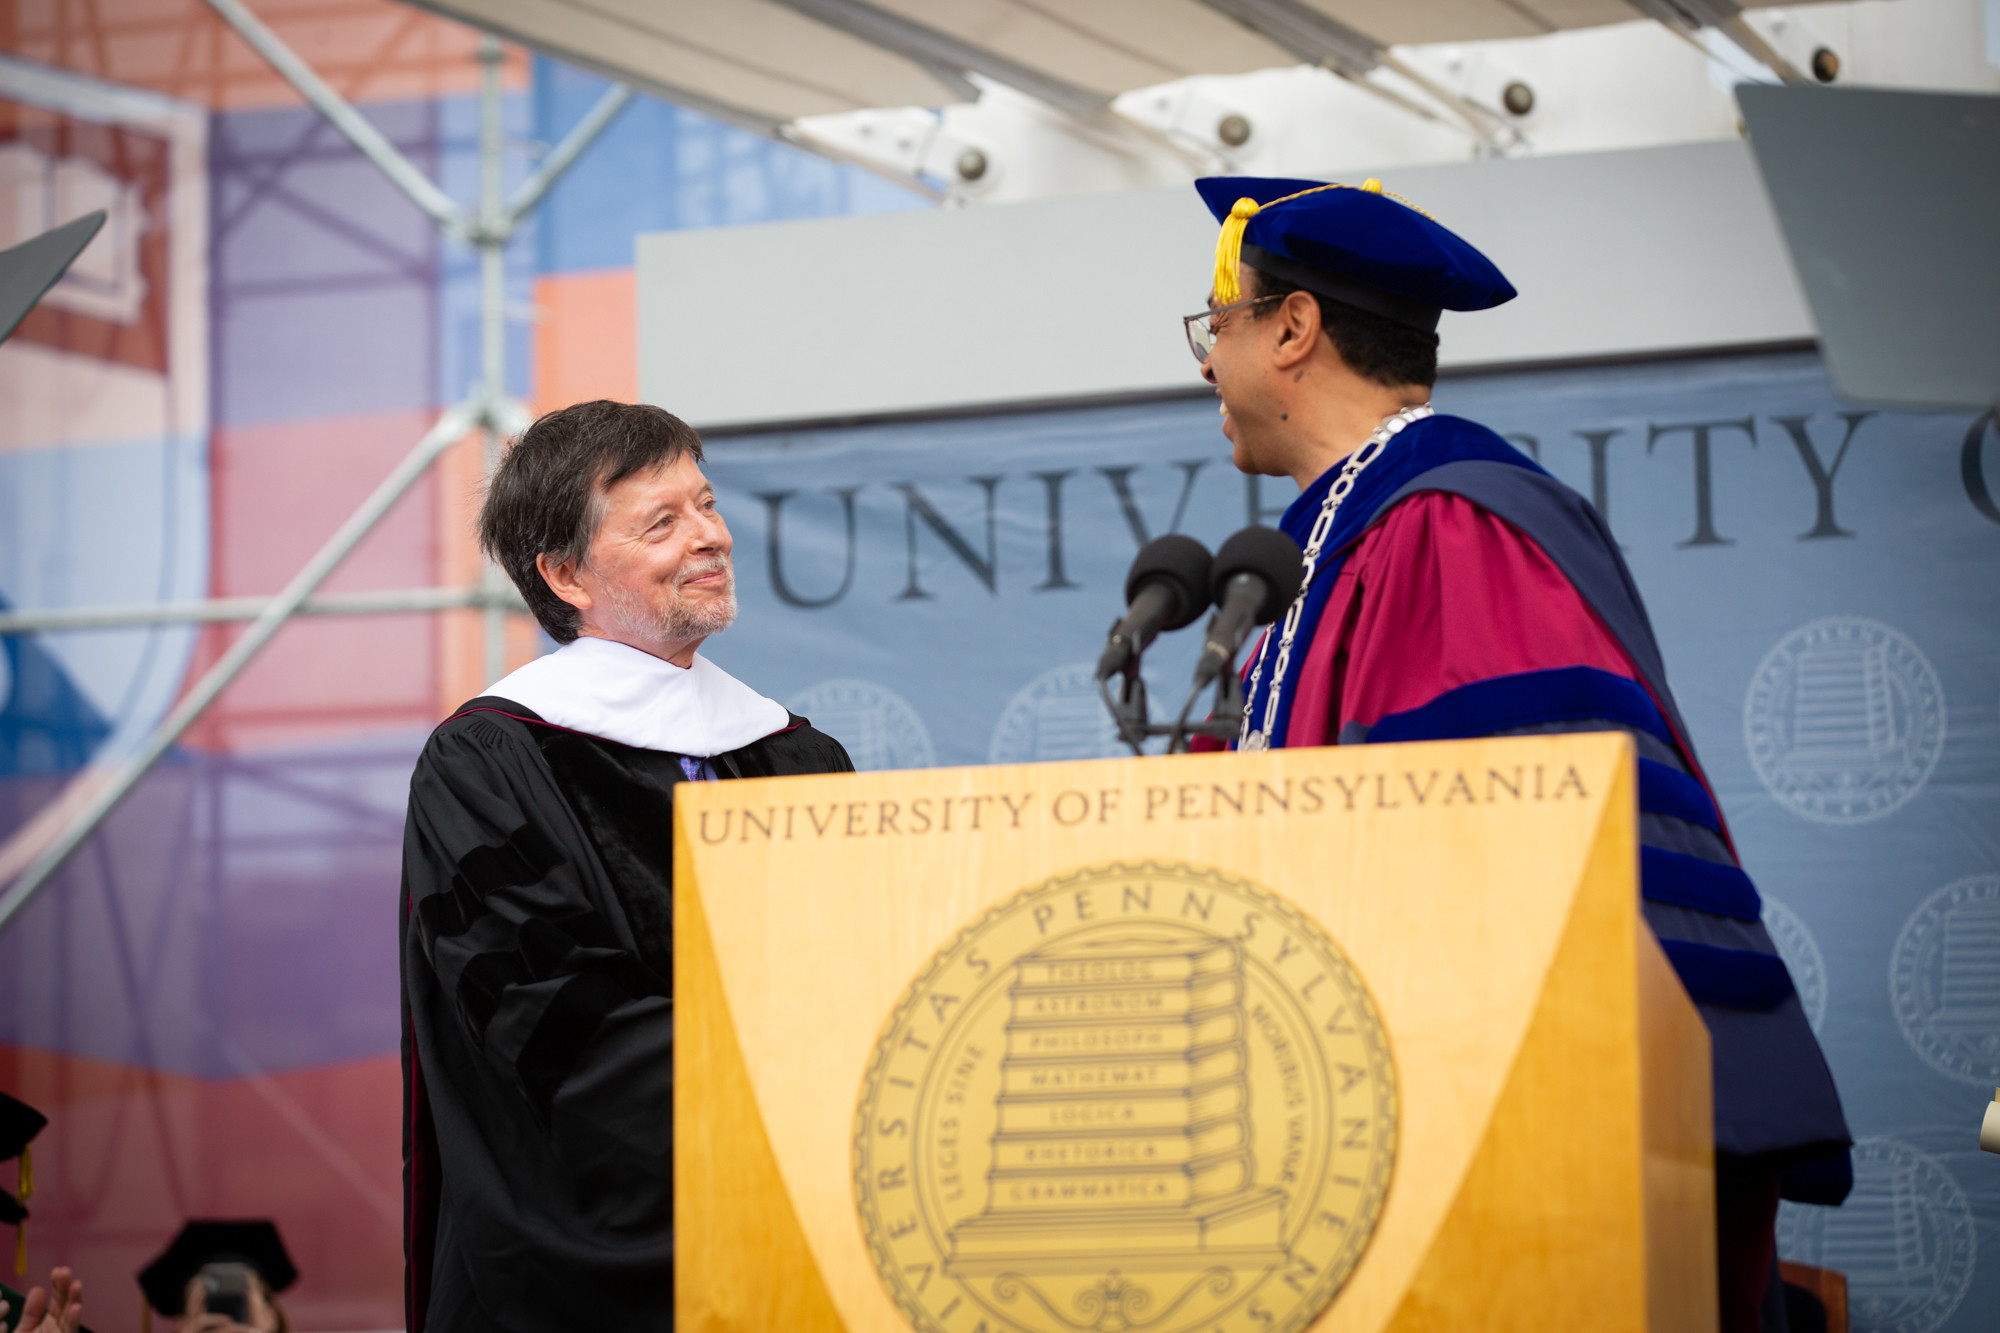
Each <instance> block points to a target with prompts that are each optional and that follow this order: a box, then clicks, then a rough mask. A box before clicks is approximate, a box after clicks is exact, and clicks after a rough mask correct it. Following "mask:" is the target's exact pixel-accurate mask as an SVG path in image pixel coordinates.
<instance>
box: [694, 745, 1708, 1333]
mask: <svg viewBox="0 0 2000 1333" xmlns="http://www.w3.org/2000/svg"><path fill="white" fill-rule="evenodd" d="M1634 792H1635V779H1634V765H1633V754H1632V749H1631V745H1630V743H1629V741H1628V740H1627V739H1626V738H1625V737H1623V736H1620V735H1611V734H1604V735H1568V736H1542V737H1527V738H1517V739H1504V740H1485V741H1464V742H1446V743H1439V744H1421V745H1383V746H1359V747H1348V748H1338V749H1313V750H1286V751H1279V752H1275V753H1263V754H1249V755H1230V754H1217V755H1198V756H1182V757H1173V758H1148V759H1130V760H1099V761H1091V762H1085V763H1060V764H1039V765H1024V766H1017V767H992V768H961V769H938V770H929V771H922V772H894V773H869V774H860V775H844V776H839V777H812V778H776V779H764V780H756V781H742V782H724V783H716V784H713V785H708V786H700V785H693V784H690V785H685V786H682V787H680V788H679V789H678V792H677V794H678V800H677V802H676V808H675V817H676V829H675V870H674V874H675V886H676V894H675V904H674V926H675V943H674V957H675V969H676V982H675V985H676V991H677V999H678V1009H677V1024H678V1026H677V1029H676V1036H677V1047H676V1053H675V1064H676V1069H675V1087H676V1102H675V1108H674V1119H675V1133H676V1141H675V1170H676V1178H675V1188H676V1195H675V1205H676V1218H677V1221H676V1227H677V1232H676V1234H677V1243H678V1258H677V1262H676V1273H675V1277H676V1284H677V1295H676V1307H677V1318H678V1327H679V1328H680V1329H681V1330H683V1333H707V1331H708V1330H745V1331H750V1330H755V1331H757V1333H766V1331H773V1333H775V1331H780V1330H781V1331H783V1333H820V1331H821V1330H824V1331H826V1333H835V1331H836V1330H849V1331H850V1333H905V1331H906V1330H909V1329H912V1328H917V1329H922V1330H925V1331H926V1333H1238V1331H1239V1330H1241V1331H1243V1333H1251V1331H1255V1333H1265V1331H1266V1330H1286V1329H1291V1330H1299V1329H1306V1328H1311V1329H1314V1330H1317V1331H1319V1333H1334V1331H1335V1330H1339V1331H1341V1333H1347V1331H1349V1330H1353V1331H1354V1333H1361V1331H1362V1330H1368V1331H1370V1333H1373V1331H1374V1330H1390V1329H1393V1330H1417V1329H1426V1330H1428V1329H1437V1330H1467V1329H1521V1330H1535V1331H1536V1333H1547V1331H1548V1330H1569V1329H1591V1330H1625V1329H1632V1330H1639V1329H1646V1330H1697V1329H1712V1328H1713V1327H1714V1326H1715V1320H1716V1313H1715V1312H1716V1279H1715V1260H1714V1223H1713V1177H1712V1142H1711V1130H1710V1102H1709V1098H1710V1090H1709V1052H1708V1038H1707V1034H1706V1032H1705V1030H1704V1029H1703V1026H1702V1023H1701V1020H1700V1018H1699V1016H1698V1015H1697V1014H1696V1012H1695V1009H1694V1007H1693V1005H1692V1004H1691V1003H1690V1002H1689V1000H1688V998H1687V995H1686V993H1685V992H1684V991H1683V990H1682V988H1681V986H1680V983H1679V981H1678V979H1677V978H1676V977H1675V976H1674V974H1673V971H1672V970H1671V968H1670V967H1669V966H1668V964H1667V961H1666V959H1665V957H1664V955H1663V954H1662V953H1661V951H1660V949H1659V947H1658V946H1657V944H1656V943H1655V942H1654V940H1653V938H1652V935H1651V933H1650V932H1649V931H1648V929H1647V928H1646V925H1645V923H1644V921H1643V920H1642V918H1641V916H1640V914H1639V895H1638V887H1637V874H1638V845H1637V836H1636V821H1637V814H1636V810H1635V799H1634Z"/></svg>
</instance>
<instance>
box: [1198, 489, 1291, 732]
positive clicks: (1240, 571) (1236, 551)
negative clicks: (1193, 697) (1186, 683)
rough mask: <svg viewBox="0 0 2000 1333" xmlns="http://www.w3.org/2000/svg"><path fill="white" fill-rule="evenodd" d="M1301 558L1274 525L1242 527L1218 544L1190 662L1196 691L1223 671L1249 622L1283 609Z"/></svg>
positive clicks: (1269, 618)
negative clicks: (1210, 609)
mask: <svg viewBox="0 0 2000 1333" xmlns="http://www.w3.org/2000/svg"><path fill="white" fill-rule="evenodd" d="M1304 559H1305V556H1304V554H1303V553H1302V552H1301V551H1300V550H1299V545H1298V543H1297V542H1295V541H1293V540H1292V539H1291V538H1290V537H1287V536H1286V535H1285V534H1284V533H1282V532H1280V531H1278V529H1276V528H1245V529H1243V531H1241V532H1239V533H1237V534H1236V535H1235V536H1234V537H1231V538H1230V539H1229V540H1228V541H1226V542H1224V543H1223V544H1222V549H1221V550H1219V551H1217V552H1216V553H1215V563H1214V565H1213V566H1212V567H1211V569H1210V572H1209V587H1210V590H1211V591H1212V592H1213V594H1214V597H1215V606H1216V611H1215V615H1214V617H1213V618H1212V619H1210V620H1209V622H1208V634H1207V641H1206V642H1204V643H1203V644H1202V646H1201V660H1200V661H1199V662H1197V663H1195V668H1194V688H1195V692H1196V693H1200V692H1201V689H1202V688H1203V687H1204V686H1206V685H1208V684H1209V683H1210V682H1212V681H1214V680H1215V679H1216V678H1217V677H1219V676H1221V675H1222V674H1223V673H1224V672H1226V671H1228V670H1229V668H1230V665H1231V664H1232V663H1233V662H1235V660H1236V650H1237V649H1239V648H1241V647H1242V646H1243V640H1244V639H1245V638H1246V637H1247V636H1248V635H1249V633H1250V630H1251V628H1252V627H1253V626H1256V625H1267V624H1269V623H1270V622H1272V621H1274V620H1276V619H1277V618H1278V617H1279V616H1281V615H1283V614H1284V613H1285V607H1286V606H1288V605H1289V604H1290V603H1291V600H1292V598H1294V597H1296V596H1298V594H1299V585H1300V584H1301V583H1302V582H1304V581H1305V570H1304V568H1303V563H1302V562H1303V561H1304Z"/></svg>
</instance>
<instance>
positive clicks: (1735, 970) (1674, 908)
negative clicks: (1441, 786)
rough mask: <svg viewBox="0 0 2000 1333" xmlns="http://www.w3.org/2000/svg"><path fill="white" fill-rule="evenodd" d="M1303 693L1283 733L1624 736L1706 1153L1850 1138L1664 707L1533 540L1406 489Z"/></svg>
mask: <svg viewBox="0 0 2000 1333" xmlns="http://www.w3.org/2000/svg"><path fill="white" fill-rule="evenodd" d="M1604 556H1605V558H1606V559H1610V558H1611V553H1610V552H1608V551H1607V552H1605V553H1604ZM1298 690H1299V693H1298V697H1297V700H1296V702H1295V703H1294V705H1293V713H1292V720H1291V727H1290V730H1289V732H1288V733H1287V737H1286V742H1287V744H1288V745H1327V744H1355V743H1361V742H1370V741H1377V742H1379V741H1391V740H1441V739H1447V738H1463V737H1471V736H1490V735H1501V734H1524V733H1532V732H1552V731H1595V730H1607V729H1618V730H1624V731H1626V732H1628V733H1629V734H1631V735H1632V737H1633V740H1634V743H1635V746H1636V748H1637V750H1638V753H1639V761H1638V768H1639V806H1640V830H1639V831H1640V840H1641V844H1642V846H1641V852H1640V856H1641V876H1640V878H1641V888H1642V892H1643V894H1644V900H1645V901H1644V903H1643V908H1644V911H1645V915H1646V918H1647V920H1648V922H1649V923H1650V924H1651V925H1652V927H1653V930H1654V933H1655V934H1656V935H1657V936H1658V938H1659V939H1660V942H1661V946H1662V948H1663V950H1664V951H1665V952H1666V954H1667V956H1668V958H1669V960H1670V961H1671V962H1672V963H1673V964H1674V967H1675V969H1676V971H1677V972H1678V973H1679V974H1680V977H1681V980H1682V982H1683V983H1684V984H1685V985H1686V986H1687V989H1688V993H1689V994H1690V995H1691V996H1692V997H1693V998H1694V1000H1695V1001H1696V1003H1697V1005H1698V1007H1699V1008H1700V1009H1701V1011H1702V1016H1703V1018H1704V1019H1705V1020H1706V1021H1707V1023H1708V1027H1709V1032H1710V1037H1711V1046H1712V1049H1713V1053H1714V1063H1715V1102H1716V1147H1717V1149H1718V1150H1720V1151H1724V1152H1730V1153H1737V1154H1742V1155H1756V1154H1765V1153H1771V1154H1777V1155H1778V1158H1779V1160H1780V1161H1781V1162H1782V1163H1793V1162H1800V1163H1802V1162H1809V1161H1812V1160H1814V1159H1816V1158H1821V1157H1825V1156H1826V1155H1827V1154H1828V1153H1830V1152H1834V1151H1837V1150H1838V1149H1840V1148H1842V1147H1844V1146H1845V1145H1846V1144H1847V1143H1848V1141H1849V1139H1848V1131H1847V1126H1846V1122H1845V1120H1844V1118H1843V1116H1842V1113H1841V1108H1840V1100H1839V1096H1838V1094H1837V1093H1836V1091H1835V1089H1834V1085H1833V1078H1832V1074H1831V1073H1830V1072H1829V1070H1828V1068H1827V1065H1826V1060H1825V1058H1824V1056H1823V1055H1822V1054H1821V1052H1820V1049H1819V1044H1818V1041H1817V1039H1816V1038H1815V1037H1814V1036H1813V1033H1812V1030H1811V1028H1810V1026H1809V1025H1808V1024H1807V1022H1806V1019H1805V1014H1804V1009H1803V1007H1802V1006H1801V1004H1800V1001H1799V997H1798V995H1797V994H1796V992H1795V991H1794V989H1793V985H1792V980H1791V976H1790V974H1789V972H1788V971H1787V970H1786V968H1785V965H1784V962H1783V961H1782V960H1781V959H1780V958H1779V957H1778V954H1777V947H1776V945H1775V944H1773V943H1772V940H1771V937H1770V935H1769V933H1768V932H1767V931H1766V930H1765V928H1764V926H1763V924H1762V921H1761V916H1762V900H1761V899H1760V898H1759V896H1758V894H1757V891H1756V888H1755V886H1754V885H1753V884H1752V883H1751V881H1750V879H1749V877H1748V876H1747V875H1746V874H1744V872H1743V871H1742V869H1741V868H1740V866H1739V865H1738V862H1737V856H1736V851H1735V847H1734V845H1733V843H1732V842H1731V840H1730V837H1729V832H1728V828H1727V825H1726V824H1725V823H1724V822H1723V819H1722V814H1721V809H1720V806H1719V804H1718V803H1717V801H1716V800H1715V796H1714V793H1713V791H1712V790H1711V789H1710V788H1709V786H1708V783H1707V780H1706V778H1705V777H1704V776H1703V774H1702V773H1701V770H1700V768H1699V766H1698V764H1697V763H1696V761H1695V756H1694V751H1693V747H1692V745H1691V744H1690V743H1689V742H1688V741H1687V738H1686V737H1684V736H1682V735H1680V734H1679V733H1678V732H1677V731H1676V730H1675V727H1674V725H1673V724H1672V723H1670V722H1669V721H1668V719H1669V718H1670V717H1672V716H1674V715H1675V714H1676V710H1674V709H1672V708H1671V707H1665V706H1663V705H1664V704H1666V703H1667V701H1665V700H1660V699H1656V698H1654V697H1653V695H1652V693H1651V692H1650V690H1649V688H1648V687H1647V686H1646V684H1645V683H1644V679H1643V677H1642V675H1641V673H1640V672H1639V670H1638V669H1637V668H1636V667H1635V666H1634V665H1633V662H1632V659H1631V657H1630V655H1629V654H1628V653H1627V651H1626V649H1625V647H1624V646H1623V645H1622V644H1621V643H1620V641H1619V640H1618V638H1617V637H1616V636H1615V635H1614V634H1613V633H1612V632H1611V630H1610V629H1608V628H1607V627H1606V626H1605V624H1604V623H1603V621H1602V620H1601V619H1600V618H1599V617H1598V616H1597V614H1596V613H1595V612H1594V611H1593V610H1592V609H1591V606H1590V604H1589V603H1588V602H1587V601H1586V600H1585V599H1584V597H1583V596H1582V594H1581V593H1579V592H1578V591H1577V589H1576V587H1575V586H1574V585H1573V584H1572V583H1571V582H1570V580H1569V578H1568V577H1566V576H1565V575H1564V573H1563V571H1562V570H1561V569H1560V568H1558V567H1557V565H1556V564H1555V563H1554V561H1552V560H1551V559H1550V558H1549V556H1548V554H1547V553H1546V552H1544V551H1543V550H1542V548H1541V547H1540V546H1538V545H1537V544H1536V543H1535V542H1534V540H1533V539H1532V538H1530V537H1529V536H1527V535H1526V534H1525V533H1523V532H1521V531H1519V530H1518V529H1516V528H1514V527H1512V526H1511V525H1509V524H1508V523H1507V522H1505V521H1503V520H1502V519H1500V518H1499V517H1497V516H1496V515H1494V514H1492V513H1490V512H1488V511H1487V510H1485V509H1482V508H1480V507H1479V506H1478V505H1476V504H1474V503H1473V502H1472V501H1470V500H1468V499H1466V498H1464V497H1463V496H1460V495H1456V494H1451V493H1447V492H1443V491H1420V492H1418V493H1416V494H1413V495H1412V496H1410V497H1409V498H1407V499H1405V500H1403V501H1402V502H1401V503H1399V504H1397V505H1396V506H1395V507H1394V508H1393V509H1391V510H1390V511H1389V513H1388V514H1387V515H1386V516H1385V517H1383V518H1382V519H1381V520H1379V521H1378V522H1377V523H1376V524H1375V526H1374V527H1373V528H1371V529H1370V530H1369V531H1368V532H1367V533H1365V534H1364V535H1363V536H1362V538H1361V539H1360V540H1359V541H1358V542H1357V543H1356V544H1355V545H1354V547H1353V548H1352V549H1351V551H1350V552H1349V553H1348V557H1347V559H1346V561H1345V563H1344V564H1343V566H1342V568H1341V570H1340V573H1339V574H1338V576H1337V581H1336V584H1335V587H1334V591H1333V593H1332V596H1331V598H1330V599H1329V602H1328V606H1327V610H1326V613H1325V616H1324V617H1323V619H1322V620H1321V622H1320V627H1319V630H1318V632H1317V633H1316V634H1315V636H1314V639H1313V642H1312V645H1311V647H1310V649H1309V650H1308V652H1307V655H1306V661H1305V664H1304V666H1303V668H1302V671H1301V675H1300V681H1299V686H1298ZM1813 1189H1814V1187H1811V1186H1805V1185H1801V1186H1799V1187H1798V1188H1796V1189H1794V1191H1793V1193H1794V1195H1795V1196H1796V1197H1802V1198H1811V1199H1812V1201H1815V1202H1823V1201H1827V1200H1826V1199H1825V1198H1824V1197H1823V1196H1824V1195H1826V1194H1827V1193H1828V1192H1829V1191H1831V1192H1833V1193H1844V1190H1845V1187H1844V1185H1842V1184H1838V1183H1836V1184H1834V1185H1832V1186H1829V1187H1821V1188H1819V1189H1818V1191H1817V1193H1818V1196H1820V1197H1815V1196H1814V1194H1813Z"/></svg>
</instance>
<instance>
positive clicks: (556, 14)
mask: <svg viewBox="0 0 2000 1333" xmlns="http://www.w3.org/2000/svg"><path fill="white" fill-rule="evenodd" d="M1771 2H1772V0H1750V7H1753V8H1754V7H1757V6H1759V5H1761V4H1768V3H1771ZM415 3H418V4H420V5H422V7H424V8H427V9H431V10H435V11H437V12H439V13H443V14H448V15H450V16H452V17H454V18H458V19H461V20H463V21H464V22H466V23H469V24H472V25H474V26H476V27H480V28H484V29H486V30H488V31H490V32H494V33H497V34H499V35H501V36H504V37H508V38H511V39H514V40H517V41H520V42H523V43H526V44H528V45H531V46H534V47H536V48H538V49H540V50H543V51H546V52H548V53H550V54H552V55H555V56H558V57H560V58H562V59H565V60H568V61H571V62H574V63H576V64H579V65H582V66H585V67H589V68H593V69H596V70H599V71H601V72H603V73H605V74H608V75H611V76H612V77H614V78H617V79H620V80H623V81H626V82H629V83H632V84H634V85H636V86H639V87H643V88H646V89H649V90H651V91H653V92H656V93H658V94H660V95H661V96H664V97H667V98H669V99H671V100H674V101H677V102H681V103H684V104H687V105H691V106H695V107H698V108H701V109H703V110H706V111H709V112H711V113H713V114H716V115H719V116H722V117H723V118H725V119H728V120H731V121H734V122H736V123H738V124H746V125H753V126H757V127H759V128H763V129H766V130H768V131H776V130H777V129H778V128H779V127H780V126H782V125H783V124H785V123H786V122H789V121H792V120H795V119H797V118H799V117H802V116H815V115H827V114H832V113H838V112H846V111H855V110H861V109H864V108H871V107H899V106H926V107H936V106H941V105H945V104H948V103H953V102H964V101H969V100H972V97H973V95H974V87H973V85H972V84H970V83H969V81H968V79H969V76H979V77H980V78H983V79H985V80H988V81H990V82H993V83H998V84H1003V85H1006V86H1008V87H1011V88H1013V89H1015V90H1016V91H1019V92H1022V93H1026V94H1028V95H1029V96H1031V97H1034V98H1036V99H1038V100H1040V101H1043V102H1045V103H1048V104H1049V105H1051V106H1054V107H1056V108H1058V109H1060V110H1063V111H1069V112H1087V111H1089V110H1091V109H1093V108H1103V107H1105V106H1107V105H1108V104H1109V102H1110V100H1111V99H1112V98H1114V97H1116V96H1117V95H1118V94H1120V93H1122V92H1126V91H1129V90H1132V89H1135V88H1142V87H1149V86H1152V85H1156V84H1162V83H1169V82H1172V81H1174V80H1177V79H1182V78H1187V77H1189V76H1193V75H1200V74H1241V73H1247V72H1249V71H1252V70H1259V69H1270V68H1274V67H1282V66H1289V65H1298V64H1301V63H1306V64H1315V65H1323V66H1326V67H1328V68H1332V69H1334V70H1336V71H1337V72H1340V73H1343V74H1347V75H1349V76H1351V77H1359V76H1361V75H1364V74H1366V73H1367V72H1368V71H1369V70H1371V69H1372V68H1374V67H1375V66H1376V64H1377V63H1379V62H1380V61H1381V60H1382V58H1383V56H1384V54H1385V53H1386V52H1387V51H1388V49H1389V48H1391V47H1397V46H1406V45H1424V44H1435V43H1440V42H1471V41H1485V40H1491V39H1497V38H1510V37H1534V36H1541V35H1546V34H1550V33H1555V32H1560V31H1565V30H1570V29H1578V28H1588V27H1596V26H1601V25H1606V24H1613V23H1623V22H1629V21H1632V20H1634V19H1640V18H1654V19H1659V20H1661V21H1663V22H1666V23H1668V24H1669V25H1670V26H1674V27H1676V28H1678V29H1680V30H1682V31H1684V32H1692V31H1694V30H1695V29H1697V28H1699V27H1702V26H1708V25H1720V26H1723V27H1724V28H1725V30H1727V31H1730V32H1732V34H1734V35H1736V36H1738V37H1739V38H1741V37H1744V36H1745V35H1746V34H1748V41H1750V42H1751V43H1753V44H1757V43H1759V42H1760V41H1761V39H1759V38H1757V37H1756V36H1755V35H1754V33H1751V32H1750V30H1749V29H1748V28H1747V27H1746V26H1745V25H1743V24H1742V23H1741V20H1740V17H1739V15H1740V9H1739V6H1738V5H1737V4H1736V3H1735V2H1734V0H1629V2H1628V0H1061V2H1060V3H1057V0H415ZM1737 29H1742V32H1740V33H1739V32H1737ZM1753 53H1754V52H1753Z"/></svg>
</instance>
